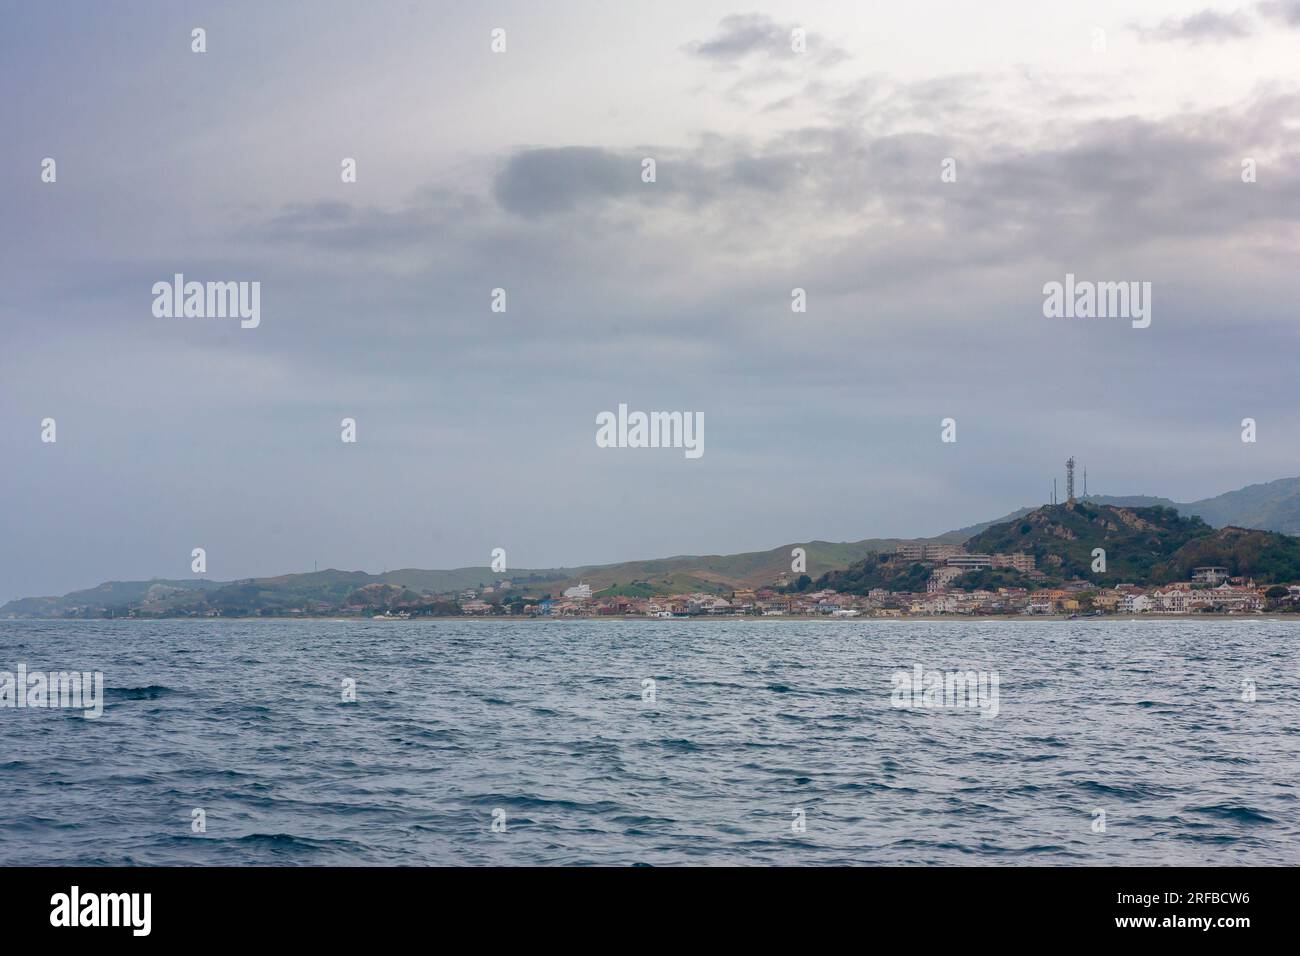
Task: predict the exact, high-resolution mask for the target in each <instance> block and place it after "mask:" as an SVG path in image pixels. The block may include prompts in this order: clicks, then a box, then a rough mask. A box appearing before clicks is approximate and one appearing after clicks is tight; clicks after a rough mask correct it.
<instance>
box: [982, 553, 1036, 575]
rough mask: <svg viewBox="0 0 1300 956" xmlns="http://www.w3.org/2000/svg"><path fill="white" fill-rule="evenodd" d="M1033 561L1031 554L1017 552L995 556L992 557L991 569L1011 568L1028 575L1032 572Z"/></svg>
mask: <svg viewBox="0 0 1300 956" xmlns="http://www.w3.org/2000/svg"><path fill="white" fill-rule="evenodd" d="M1035 563H1036V562H1035V559H1034V556H1033V555H1032V554H1023V553H1021V552H1019V551H1017V552H1016V553H1015V554H995V555H993V567H995V568H1011V569H1012V570H1015V571H1020V572H1022V573H1024V574H1028V573H1029V572H1030V571H1032V570H1034V565H1035Z"/></svg>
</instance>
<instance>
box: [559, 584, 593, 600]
mask: <svg viewBox="0 0 1300 956" xmlns="http://www.w3.org/2000/svg"><path fill="white" fill-rule="evenodd" d="M564 596H565V597H566V598H569V599H570V600H577V601H590V600H591V585H590V584H583V583H582V582H578V583H577V584H575V585H574V586H573V587H571V588H565V589H564Z"/></svg>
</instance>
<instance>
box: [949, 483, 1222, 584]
mask: <svg viewBox="0 0 1300 956" xmlns="http://www.w3.org/2000/svg"><path fill="white" fill-rule="evenodd" d="M1212 534H1213V529H1212V528H1210V526H1209V525H1207V524H1206V523H1205V522H1204V521H1201V520H1200V519H1199V518H1185V517H1183V516H1182V515H1180V514H1179V513H1178V512H1177V511H1175V510H1174V509H1172V508H1164V507H1159V506H1156V507H1150V508H1121V507H1117V506H1115V505H1104V504H1094V503H1093V502H1092V500H1091V499H1089V500H1088V501H1078V502H1075V503H1074V504H1062V505H1044V506H1043V507H1042V508H1039V509H1037V510H1035V511H1031V512H1030V513H1029V514H1027V515H1024V516H1022V517H1020V518H1018V519H1016V520H1015V521H1007V522H1005V523H1003V524H997V525H993V526H992V527H990V528H987V529H986V530H984V531H982V532H980V533H979V534H977V535H975V536H974V537H972V538H971V539H970V540H969V541H967V542H966V550H967V551H970V552H972V553H982V554H998V553H1003V554H1009V553H1013V552H1016V551H1023V552H1024V553H1025V554H1032V555H1033V556H1034V557H1035V558H1036V559H1037V564H1038V569H1039V570H1040V571H1042V572H1043V573H1044V574H1046V575H1047V576H1048V577H1049V578H1050V579H1055V580H1071V579H1074V578H1085V579H1087V580H1090V581H1095V582H1097V583H1099V584H1109V585H1113V584H1118V583H1121V582H1130V583H1133V584H1142V583H1146V582H1148V581H1149V580H1151V579H1152V576H1153V574H1154V573H1155V571H1156V569H1157V567H1159V566H1161V565H1163V564H1165V563H1167V562H1168V561H1170V560H1171V559H1172V557H1173V555H1174V554H1175V552H1177V551H1178V550H1179V549H1180V548H1182V547H1183V546H1184V545H1185V544H1187V543H1188V542H1189V541H1192V540H1194V539H1196V538H1201V537H1205V536H1208V535H1212ZM1096 548H1101V549H1103V550H1104V551H1105V552H1106V571H1105V573H1097V572H1094V571H1093V570H1092V565H1093V560H1094V558H1093V551H1094V549H1096Z"/></svg>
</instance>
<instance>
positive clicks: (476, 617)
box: [0, 613, 1300, 625]
mask: <svg viewBox="0 0 1300 956" xmlns="http://www.w3.org/2000/svg"><path fill="white" fill-rule="evenodd" d="M110 621H112V622H117V621H122V622H129V623H132V624H140V623H150V624H158V623H162V622H164V621H168V622H170V621H192V622H213V621H232V622H239V623H246V622H248V621H261V622H266V623H273V624H274V623H282V622H286V621H297V622H302V623H320V622H325V623H330V624H346V623H355V624H371V623H376V624H419V623H429V622H435V621H484V622H502V621H504V622H511V623H522V624H527V623H538V624H547V623H556V622H561V621H597V622H601V621H623V622H627V621H644V622H646V623H651V624H673V623H682V622H695V621H709V622H714V623H723V622H731V623H736V622H745V623H752V624H756V623H762V622H771V623H781V624H787V623H791V622H799V623H819V624H868V623H872V624H877V623H878V624H902V623H907V622H908V621H920V622H965V623H979V622H987V621H1021V622H1025V623H1039V622H1046V621H1055V622H1060V623H1065V624H1068V623H1071V622H1094V621H1095V622H1114V623H1126V624H1135V623H1141V622H1142V621H1259V622H1264V621H1268V622H1272V623H1278V624H1282V623H1286V622H1288V621H1291V622H1295V623H1300V614H1282V615H1277V614H1161V613H1147V614H1141V615H1119V614H1108V615H1104V616H1101V617H1075V618H1072V617H1069V616H1068V615H1064V614H978V615H977V614H909V615H906V616H903V617H868V616H863V617H833V616H831V615H828V614H818V615H811V614H810V615H802V614H788V615H786V614H781V615H776V614H770V615H768V614H765V615H761V616H760V615H753V616H735V615H722V614H714V615H709V614H700V615H692V616H690V617H646V616H642V615H613V614H611V615H605V616H596V615H590V616H580V617H558V616H545V615H537V616H524V615H518V614H463V615H450V614H449V615H442V616H434V615H424V616H420V617H411V618H382V617H381V618H375V617H331V616H325V615H322V616H320V617H306V616H295V617H270V616H263V615H248V616H246V617H225V616H223V617H182V616H177V617H12V618H10V617H6V618H0V625H4V624H16V623H19V622H25V623H31V622H46V623H53V622H57V623H59V624H68V623H84V624H103V623H106V622H110Z"/></svg>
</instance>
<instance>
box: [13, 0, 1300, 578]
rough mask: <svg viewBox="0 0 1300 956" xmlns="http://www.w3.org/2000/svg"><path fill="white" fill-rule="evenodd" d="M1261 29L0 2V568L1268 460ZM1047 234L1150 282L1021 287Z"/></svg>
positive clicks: (133, 568) (446, 551)
mask: <svg viewBox="0 0 1300 956" xmlns="http://www.w3.org/2000/svg"><path fill="white" fill-rule="evenodd" d="M195 28H202V29H203V30H204V31H206V52H202V53H198V52H194V51H193V50H192V42H193V41H192V30H194V29H195ZM495 29H501V30H504V31H505V34H504V35H505V50H504V51H503V52H494V51H493V49H492V31H493V30H495ZM795 30H802V31H804V36H805V37H806V41H805V44H804V49H803V50H802V51H799V52H796V51H795V50H794V49H792V46H793V44H792V36H793V35H794V34H793V31H795ZM1298 55H1300V0H1272V2H1270V0H1265V2H1255V3H1251V2H1246V3H1235V2H1225V3H1215V4H1206V3H1204V2H1181V3H1175V2H1166V0H1146V2H1144V3H1143V4H1141V5H1134V4H1131V3H1125V2H1098V0H1094V2H1088V3H1082V2H1053V3H1042V2H1041V0H1024V2H1021V0H1002V2H996V0H991V2H986V3H981V4H970V3H965V2H956V0H947V2H936V0H914V2H910V3H907V4H888V5H886V4H862V3H745V4H742V5H739V6H737V5H735V4H732V3H715V2H711V0H691V2H689V3H687V2H656V3H653V4H651V3H643V2H628V3H618V4H609V3H596V2H582V3H577V2H539V0H529V2H526V3H476V4H473V5H469V4H464V3H446V4H442V3H410V2H408V3H385V2H376V3H365V4H356V3H336V2H330V0H311V2H302V3H281V2H277V3H273V4H271V3H262V2H259V3H242V2H223V3H220V4H217V3H211V4H197V3H185V2H156V3H145V2H133V0H126V2H121V3H114V4H102V3H91V2H73V0H64V2H60V3H56V4H51V3H38V2H15V0H0V88H3V89H5V90H7V91H9V93H8V94H7V95H6V96H5V97H4V98H3V101H2V102H0V129H2V130H3V136H0V210H2V217H0V601H3V600H6V599H9V598H13V597H19V596H27V595H35V594H58V593H63V592H65V591H68V590H72V589H74V588H81V587H89V586H93V585H95V584H97V583H99V582H101V581H105V580H110V579H145V578H151V577H166V578H182V577H187V576H189V575H190V574H191V570H190V562H191V557H190V556H191V552H192V549H194V548H196V547H202V548H204V549H205V551H206V554H207V570H208V574H209V576H211V577H214V578H217V579H221V580H228V579H232V578H242V577H251V576H260V575H269V574H281V573H288V572H294V571H303V570H308V571H309V570H311V569H312V567H313V565H314V564H315V565H317V566H319V567H320V568H327V567H337V568H343V569H349V570H367V571H372V572H378V571H381V570H384V569H393V568H400V567H424V568H437V567H460V566H467V565H486V564H487V563H488V562H489V560H490V555H491V551H492V549H493V548H498V547H500V548H504V549H505V550H506V552H507V556H508V558H507V561H508V566H509V567H553V566H560V565H570V566H572V565H577V564H589V563H605V562H612V561H620V560H632V559H640V558H651V557H662V556H667V555H673V554H689V553H730V552H737V551H746V550H759V549H767V548H771V547H775V546H778V545H781V544H787V543H796V542H799V541H804V540H812V539H829V540H837V541H843V540H858V539H861V538H866V537H885V536H922V535H932V534H938V533H941V532H943V531H946V530H950V529H952V528H955V527H961V526H964V525H968V524H972V523H975V522H978V521H982V520H988V519H991V518H995V517H997V516H1000V515H1002V514H1005V513H1007V512H1009V511H1011V510H1013V509H1015V508H1017V507H1021V506H1025V505H1036V504H1041V503H1044V502H1046V501H1047V499H1048V496H1049V494H1050V488H1051V482H1052V479H1053V477H1058V478H1062V484H1063V473H1064V464H1063V463H1064V461H1065V459H1066V458H1067V457H1069V456H1071V455H1073V456H1074V457H1075V458H1076V459H1077V460H1078V461H1079V463H1080V466H1086V467H1087V468H1088V472H1089V490H1090V491H1092V492H1094V493H1102V494H1153V495H1162V496H1167V497H1170V498H1173V499H1175V500H1182V501H1186V500H1194V499H1197V498H1202V497H1208V496H1212V495H1215V494H1218V493H1221V492H1224V491H1227V490H1230V489H1233V488H1237V487H1240V486H1242V485H1246V484H1250V483H1254V482H1260V481H1268V480H1271V479H1274V478H1280V477H1286V476H1291V475H1295V474H1300V466H1297V464H1296V462H1295V455H1294V449H1295V448H1296V447H1297V446H1298V445H1300V424H1298V423H1297V420H1296V415H1295V409H1294V405H1295V402H1294V399H1295V396H1296V394H1297V384H1296V382H1297V378H1296V372H1295V362H1294V355H1295V347H1296V317H1295V308H1296V305H1295V303H1296V302H1297V301H1300V296H1297V283H1298V280H1297V274H1298V273H1297V269H1296V251H1297V238H1298V232H1297V224H1298V220H1300V162H1298V161H1300V78H1298V77H1297V75H1296V72H1295V69H1294V64H1295V63H1296V62H1297V57H1298ZM46 158H52V159H54V160H55V163H56V167H55V169H56V178H55V181H54V182H46V181H43V178H42V172H43V166H42V164H43V161H44V160H45V159H46ZM346 158H351V159H354V160H355V162H356V171H357V175H356V181H355V182H344V181H343V176H342V175H341V167H342V163H343V160H344V159H346ZM647 158H649V159H653V160H654V162H655V179H654V181H653V182H644V181H643V178H642V171H643V168H644V167H643V161H644V160H645V159H647ZM946 160H951V161H952V162H951V163H949V164H947V166H945V161H946ZM1247 160H1249V161H1251V162H1252V163H1253V164H1254V169H1255V176H1254V181H1253V182H1244V181H1243V163H1244V162H1246V161H1247ZM945 169H949V170H955V181H945V180H946V179H949V180H950V179H951V176H949V177H945V176H944V175H943V173H944V170H945ZM175 273H182V274H184V275H185V276H186V278H187V279H189V280H198V281H247V282H252V281H257V282H259V283H260V290H261V310H260V324H259V325H258V326H257V327H256V328H241V325H240V322H239V321H238V320H237V319H230V318H199V317H188V318H187V317H176V318H171V317H158V316H156V315H155V314H154V311H153V308H152V307H153V302H154V296H153V293H152V287H153V285H154V283H155V282H159V281H170V280H171V277H172V276H173V275H174V274H175ZM1067 273H1072V274H1074V275H1076V276H1077V277H1078V278H1079V279H1081V280H1093V281H1099V282H1100V281H1116V282H1118V281H1123V282H1129V281H1135V282H1150V283H1151V290H1152V292H1151V297H1152V298H1151V323H1150V326H1149V327H1147V328H1134V327H1133V324H1132V323H1131V322H1130V321H1129V320H1128V319H1127V318H1124V317H1105V318H1061V317H1052V318H1049V317H1046V316H1045V315H1044V310H1043V303H1044V291H1043V290H1044V285H1045V284H1046V283H1049V282H1053V281H1058V282H1061V281H1064V279H1065V276H1066V274H1067ZM497 288H500V289H504V290H506V310H505V311H504V312H493V311H492V309H491V299H492V290H493V289H497ZM796 288H798V289H803V290H804V291H805V294H806V302H807V308H806V311H804V312H796V311H793V310H792V290H794V289H796ZM620 404H626V405H627V406H628V407H629V408H630V409H633V410H638V409H639V410H644V411H652V410H677V411H683V412H694V413H701V414H702V415H703V418H704V423H705V428H704V431H705V453H704V454H703V455H702V456H700V457H699V458H694V459H692V458H688V457H686V456H685V455H683V453H682V452H681V451H680V450H677V449H665V448H661V449H647V448H605V447H599V446H598V444H597V442H596V440H595V436H596V430H597V429H596V416H597V415H599V414H600V413H601V412H603V411H614V410H617V408H618V406H619V405H620ZM1247 417H1250V418H1253V419H1255V421H1256V422H1257V441H1255V442H1253V443H1247V442H1243V441H1242V440H1241V432H1242V428H1241V422H1242V420H1243V419H1244V418H1247ZM47 418H52V419H54V420H55V422H56V438H57V440H56V441H54V442H48V441H42V431H43V427H42V422H43V420H45V419H47ZM344 418H353V419H355V421H356V435H357V440H356V441H355V442H351V443H349V442H344V441H342V440H341V422H342V420H343V419H344ZM946 418H951V419H953V420H954V421H955V423H956V430H955V435H956V441H953V442H944V441H942V440H941V422H942V421H943V420H944V419H946Z"/></svg>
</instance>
